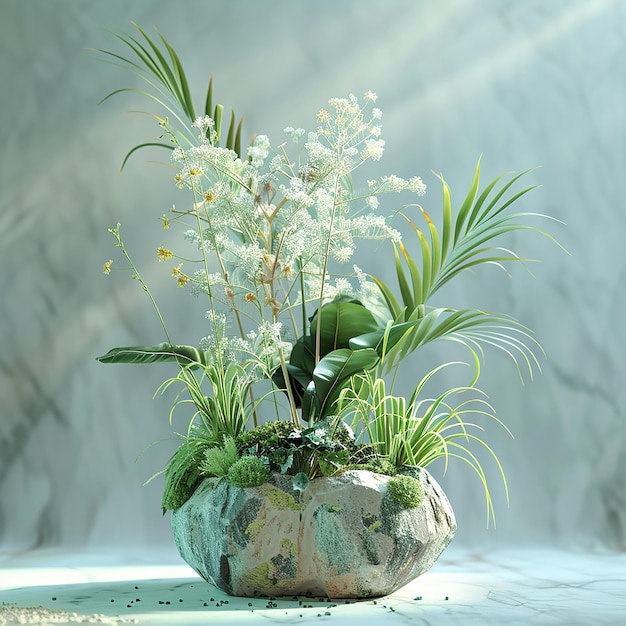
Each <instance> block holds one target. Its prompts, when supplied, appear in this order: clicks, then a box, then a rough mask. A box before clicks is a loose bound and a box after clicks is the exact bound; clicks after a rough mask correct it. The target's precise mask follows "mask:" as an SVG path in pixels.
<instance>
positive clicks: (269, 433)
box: [235, 421, 294, 454]
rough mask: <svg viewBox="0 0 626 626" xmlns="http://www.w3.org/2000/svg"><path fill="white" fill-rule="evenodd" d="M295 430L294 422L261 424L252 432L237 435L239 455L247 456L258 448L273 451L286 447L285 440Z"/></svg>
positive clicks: (236, 442) (236, 441)
mask: <svg viewBox="0 0 626 626" xmlns="http://www.w3.org/2000/svg"><path fill="white" fill-rule="evenodd" d="M293 430H294V426H293V423H292V422H286V421H273V422H267V423H266V424H261V425H260V426H257V427H256V428H253V429H252V430H248V431H246V432H244V433H241V434H240V435H237V438H236V439H235V444H236V446H237V451H238V452H239V454H245V453H246V452H247V451H248V450H249V449H250V448H254V447H256V446H258V447H259V450H261V451H265V450H271V449H273V448H279V447H281V446H282V445H284V443H283V442H284V440H285V439H287V438H288V437H289V435H291V433H292V432H293Z"/></svg>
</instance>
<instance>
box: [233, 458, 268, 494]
mask: <svg viewBox="0 0 626 626" xmlns="http://www.w3.org/2000/svg"><path fill="white" fill-rule="evenodd" d="M226 478H227V479H228V482H229V483H230V484H231V485H233V486H234V487H258V486H259V485H262V484H263V483H264V482H266V481H267V479H268V478H269V472H268V470H267V467H265V463H263V461H262V460H261V459H259V457H257V456H242V457H241V458H240V459H239V460H238V461H236V462H235V463H233V464H232V465H231V466H230V469H229V470H228V474H227V475H226Z"/></svg>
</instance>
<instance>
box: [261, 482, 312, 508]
mask: <svg viewBox="0 0 626 626" xmlns="http://www.w3.org/2000/svg"><path fill="white" fill-rule="evenodd" d="M262 493H263V495H264V496H265V497H266V498H267V499H268V500H269V502H270V504H271V505H272V506H273V507H274V508H275V509H278V510H279V511H299V510H301V509H302V507H301V506H300V505H299V504H298V503H297V502H296V501H295V499H294V497H293V496H292V495H291V494H290V493H287V492H285V491H283V490H282V489H279V488H278V487H272V486H271V485H265V486H264V487H263V492H262Z"/></svg>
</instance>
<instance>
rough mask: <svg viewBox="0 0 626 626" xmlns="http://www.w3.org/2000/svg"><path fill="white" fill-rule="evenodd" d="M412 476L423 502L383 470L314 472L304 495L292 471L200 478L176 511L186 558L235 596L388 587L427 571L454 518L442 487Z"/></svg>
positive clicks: (335, 593)
mask: <svg viewBox="0 0 626 626" xmlns="http://www.w3.org/2000/svg"><path fill="white" fill-rule="evenodd" d="M414 475H415V476H416V477H417V478H418V479H419V480H420V482H421V484H422V488H423V490H424V500H423V502H422V503H421V504H420V505H419V506H417V507H414V508H406V507H403V506H402V505H400V504H398V503H397V502H395V501H394V500H393V499H392V498H391V496H390V495H389V494H388V492H387V483H388V481H389V476H385V475H382V474H375V473H373V472H368V471H364V470H350V471H346V472H344V473H343V474H340V475H339V476H334V477H330V478H316V479H314V480H312V481H311V482H310V483H309V484H308V486H307V487H306V489H305V490H304V491H303V492H299V491H297V490H295V489H294V487H293V484H292V479H291V477H290V476H283V475H279V474H274V475H272V477H271V479H270V480H269V481H268V482H267V483H265V484H263V485H261V486H260V487H249V488H245V489H243V488H239V487H233V486H232V485H230V484H229V483H228V482H227V481H226V480H225V479H222V480H218V479H211V478H209V479H206V480H205V481H204V482H203V483H202V484H201V485H200V487H199V488H198V489H197V490H196V492H195V493H194V495H193V496H192V497H191V498H190V499H189V500H188V501H187V502H186V503H185V504H184V505H183V506H182V507H180V508H179V509H177V510H176V511H174V512H173V514H172V528H173V531H174V538H175V541H176V545H177V547H178V550H179V552H180V554H181V556H182V558H183V559H184V560H185V561H186V562H187V563H188V564H189V565H191V567H193V569H195V570H196V572H198V574H200V576H202V578H204V579H205V580H207V581H208V582H210V583H212V584H214V585H215V586H216V587H219V588H220V589H222V590H223V591H225V592H227V593H228V594H230V595H234V596H247V597H255V596H256V597H258V596H272V597H278V596H295V595H298V596H314V597H325V598H367V597H379V596H383V595H387V594H389V593H392V592H393V591H395V590H397V589H399V588H400V587H402V586H404V585H406V584H407V583H408V582H410V581H411V580H413V579H414V578H416V577H417V576H419V575H420V574H422V573H424V572H425V571H426V570H428V569H429V568H430V567H431V566H432V565H433V563H434V562H435V561H436V560H437V558H438V557H439V555H440V554H441V553H442V552H443V550H444V549H445V547H446V546H447V545H448V544H449V543H450V541H451V540H452V538H453V536H454V533H455V530H456V522H455V518H454V513H453V511H452V508H451V506H450V503H449V502H448V499H447V498H446V496H445V494H444V492H443V490H442V489H441V487H440V486H439V485H438V484H437V483H436V481H435V480H434V479H433V478H432V476H431V475H430V474H429V473H428V472H427V471H426V470H424V469H417V468H415V473H414Z"/></svg>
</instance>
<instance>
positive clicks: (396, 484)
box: [387, 474, 424, 509]
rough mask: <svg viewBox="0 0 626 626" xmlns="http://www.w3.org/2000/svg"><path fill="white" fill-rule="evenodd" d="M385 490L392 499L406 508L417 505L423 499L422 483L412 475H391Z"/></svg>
mask: <svg viewBox="0 0 626 626" xmlns="http://www.w3.org/2000/svg"><path fill="white" fill-rule="evenodd" d="M387 491H388V493H389V495H390V496H391V498H392V499H393V500H395V501H396V502H397V503H398V504H401V505H402V506H404V507H406V508H407V509H412V508H415V507H417V506H419V505H420V504H421V503H422V501H423V500H424V490H423V489H422V484H421V483H420V481H419V480H417V478H413V477H412V476H406V475H402V474H400V475H398V476H392V477H391V478H390V479H389V482H388V483H387Z"/></svg>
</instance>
